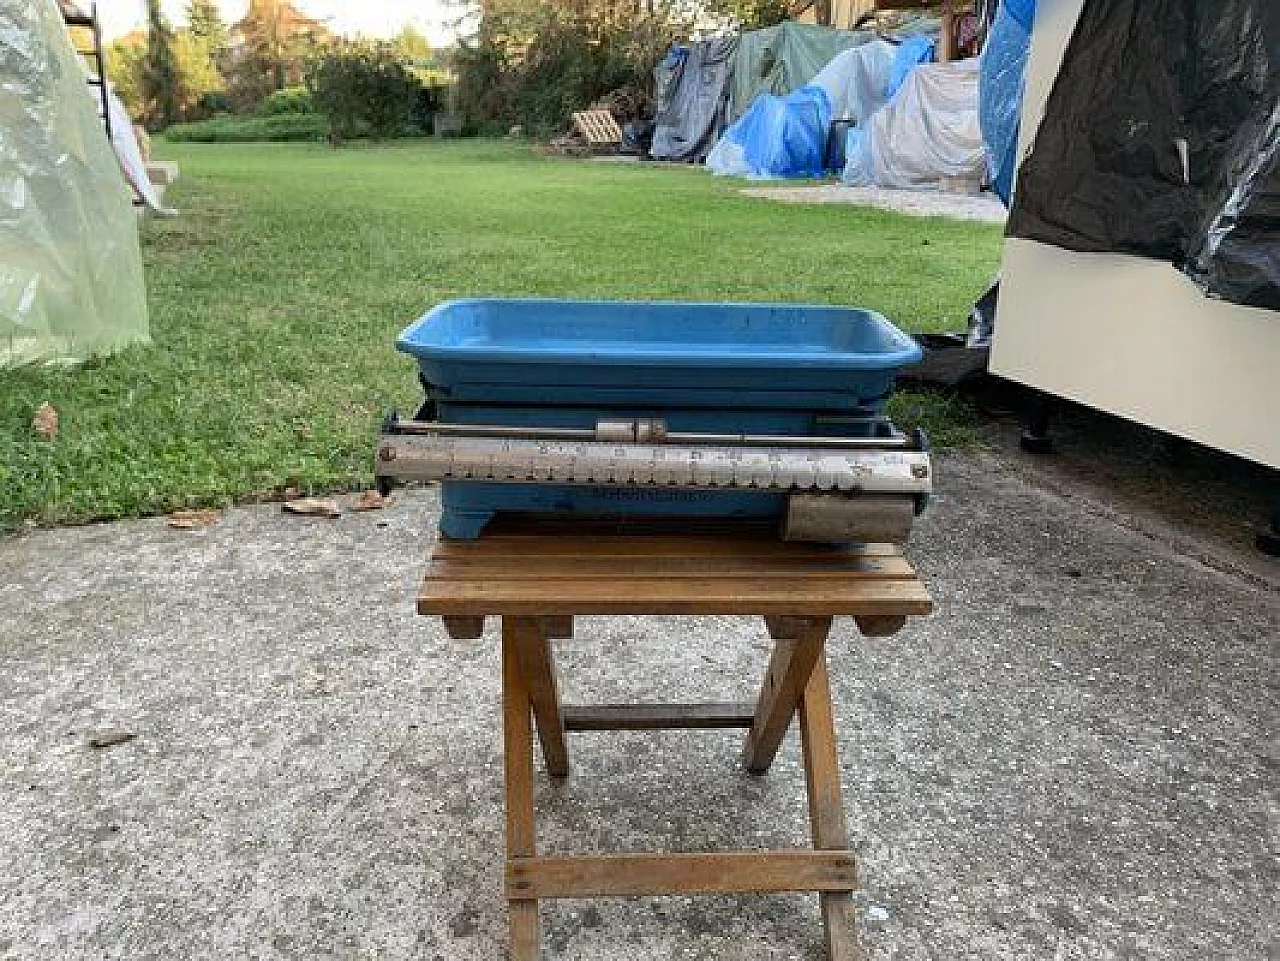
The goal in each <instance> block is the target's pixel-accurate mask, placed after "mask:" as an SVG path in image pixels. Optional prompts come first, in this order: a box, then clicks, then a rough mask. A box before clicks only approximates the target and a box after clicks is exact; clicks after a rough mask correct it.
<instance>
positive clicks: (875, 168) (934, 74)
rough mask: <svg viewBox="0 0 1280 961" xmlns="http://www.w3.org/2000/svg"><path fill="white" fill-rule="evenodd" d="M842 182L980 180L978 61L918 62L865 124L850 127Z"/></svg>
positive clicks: (908, 184)
mask: <svg viewBox="0 0 1280 961" xmlns="http://www.w3.org/2000/svg"><path fill="white" fill-rule="evenodd" d="M847 157H848V160H847V161H846V164H845V169H844V177H843V179H844V182H845V183H847V184H852V185H854V186H860V187H923V186H933V185H936V184H937V183H938V182H939V181H941V180H943V179H944V178H956V179H963V180H972V181H979V180H981V179H982V177H983V175H984V173H985V171H986V166H987V159H986V152H985V150H984V149H983V143H982V130H981V129H980V127H979V125H978V61H977V60H960V61H956V62H954V63H929V64H923V65H921V66H919V67H917V68H915V69H914V70H912V71H911V74H910V75H909V76H908V77H907V81H906V83H905V84H903V87H902V89H901V90H899V91H898V94H897V96H895V97H894V99H893V100H892V102H890V103H889V104H888V105H887V106H885V107H884V108H882V109H881V110H879V111H878V112H877V113H875V114H874V115H873V116H872V117H871V120H870V122H869V123H866V124H864V125H862V126H859V127H855V128H853V129H852V130H850V131H849V141H848V149H847Z"/></svg>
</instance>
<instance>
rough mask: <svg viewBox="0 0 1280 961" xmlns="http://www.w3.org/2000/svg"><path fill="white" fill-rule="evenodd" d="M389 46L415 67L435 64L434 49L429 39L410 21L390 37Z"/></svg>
mask: <svg viewBox="0 0 1280 961" xmlns="http://www.w3.org/2000/svg"><path fill="white" fill-rule="evenodd" d="M391 47H392V49H393V50H395V52H396V53H397V54H398V55H399V56H400V59H401V60H403V61H404V62H405V63H408V64H412V65H413V66H415V67H430V66H434V65H435V51H434V50H432V49H431V41H430V40H428V39H427V38H426V37H425V36H423V34H422V31H420V30H419V29H418V28H417V27H415V26H414V25H413V24H411V23H407V24H405V26H404V29H403V30H401V31H400V32H399V33H398V34H396V36H395V37H393V38H392V39H391Z"/></svg>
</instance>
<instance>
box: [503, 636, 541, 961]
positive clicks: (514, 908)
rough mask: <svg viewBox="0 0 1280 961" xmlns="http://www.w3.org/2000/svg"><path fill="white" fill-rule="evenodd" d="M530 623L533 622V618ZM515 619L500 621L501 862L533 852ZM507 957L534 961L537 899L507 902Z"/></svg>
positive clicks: (529, 756)
mask: <svg viewBox="0 0 1280 961" xmlns="http://www.w3.org/2000/svg"><path fill="white" fill-rule="evenodd" d="M534 623H535V625H536V622H534ZM527 631H528V626H527V625H526V624H522V623H521V621H520V619H517V618H509V617H504V618H503V619H502V745H503V756H502V761H503V774H504V779H505V781H506V797H507V860H508V862H510V861H513V860H515V859H517V858H530V857H534V856H535V855H536V854H537V848H536V844H537V831H536V829H535V827H534V820H533V729H532V721H531V718H530V712H531V710H532V704H531V702H530V699H529V690H528V688H527V687H526V686H525V682H524V677H523V674H522V672H521V669H520V659H519V656H518V651H519V647H520V640H521V634H525V633H526V632H527ZM507 912H508V916H509V918H510V932H511V948H510V958H511V961H538V902H537V901H512V900H508V901H507Z"/></svg>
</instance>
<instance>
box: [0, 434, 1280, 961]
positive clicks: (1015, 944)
mask: <svg viewBox="0 0 1280 961" xmlns="http://www.w3.org/2000/svg"><path fill="white" fill-rule="evenodd" d="M939 466H940V469H939V475H940V477H941V478H942V480H941V491H940V494H939V496H938V498H937V501H936V503H935V504H934V506H933V507H932V509H931V511H930V513H929V515H928V516H927V517H926V518H925V519H924V521H923V523H922V524H921V526H920V528H919V530H918V533H917V535H916V536H915V537H914V539H913V545H912V547H911V550H910V555H911V556H912V558H913V559H914V561H915V562H916V563H917V565H918V566H919V568H920V570H921V572H922V574H923V576H924V577H925V578H926V580H927V582H928V584H929V586H930V588H931V589H932V591H933V592H934V594H935V597H936V600H937V613H936V614H935V615H934V616H933V617H930V618H923V619H918V620H916V621H914V622H913V623H911V624H910V625H909V626H908V628H907V629H906V630H904V631H903V632H902V633H901V634H899V635H898V636H896V637H894V638H890V639H883V640H874V641H868V640H863V639H860V638H858V637H857V636H855V632H854V630H853V628H852V626H851V625H850V624H848V623H838V626H837V628H836V630H835V633H834V635H833V638H832V641H831V644H830V647H829V658H830V663H831V669H832V680H833V688H834V693H835V697H836V701H837V703H836V722H837V728H838V731H839V735H840V741H841V755H842V777H843V782H844V788H845V799H846V809H847V812H848V818H849V825H850V831H851V840H852V845H853V846H854V848H855V849H856V850H857V852H858V853H859V856H860V858H861V860H862V865H863V877H864V884H865V889H864V890H863V891H862V892H860V894H859V898H860V905H861V911H860V913H861V917H862V926H863V933H864V940H865V942H866V944H867V947H868V949H869V953H870V956H871V958H872V959H873V961H915V959H920V961H924V959H938V961H942V959H946V961H970V959H972V961H979V959H981V961H992V959H996V961H1004V959H1007V961H1015V959H1016V961H1025V959H1059V961H1088V959H1116V961H1119V959H1124V961H1138V959H1150V961H1186V959H1191V958H1196V959H1224V961H1226V959H1230V961H1264V959H1268V958H1272V957H1274V956H1275V955H1274V953H1273V952H1274V949H1275V946H1276V941H1275V938H1276V935H1277V926H1276V902H1275V891H1276V888H1277V881H1280V873H1278V871H1277V863H1276V858H1275V849H1274V841H1275V836H1276V835H1275V830H1276V823H1277V822H1276V812H1277V804H1276V802H1277V795H1276V789H1275V788H1276V785H1275V776H1274V772H1275V765H1276V761H1277V758H1276V754H1275V742H1274V736H1275V721H1276V717H1277V709H1278V708H1280V704H1278V703H1277V701H1278V698H1277V691H1276V686H1275V679H1276V673H1275V667H1276V654H1277V649H1278V643H1277V642H1278V641H1280V603H1278V601H1277V597H1278V596H1280V594H1278V592H1277V586H1278V585H1280V575H1277V577H1276V579H1271V575H1272V574H1275V573H1276V569H1275V567H1274V566H1273V567H1271V568H1267V567H1261V566H1258V565H1256V564H1254V561H1253V560H1252V559H1250V561H1249V563H1248V564H1244V563H1242V564H1240V565H1236V564H1234V563H1233V562H1232V559H1231V555H1230V551H1229V550H1226V549H1224V548H1222V547H1221V545H1214V550H1213V551H1210V552H1201V551H1196V550H1189V549H1184V546H1183V545H1191V546H1194V545H1195V544H1197V543H1199V542H1200V540H1201V539H1202V538H1201V536H1200V534H1198V533H1197V529H1196V528H1194V527H1189V528H1182V530H1183V534H1182V538H1183V539H1182V540H1181V541H1175V540H1171V539H1170V538H1168V537H1166V536H1164V535H1163V534H1161V533H1159V532H1156V533H1153V529H1152V528H1151V527H1150V526H1149V525H1148V524H1147V523H1146V522H1145V521H1144V520H1143V518H1144V517H1146V516H1148V505H1146V504H1145V502H1144V503H1142V504H1136V505H1135V504H1130V503H1119V504H1117V503H1115V502H1114V499H1113V502H1105V501H1104V500H1102V499H1100V497H1099V495H1098V494H1097V492H1096V491H1093V492H1091V493H1090V494H1089V496H1087V497H1078V496H1076V495H1075V494H1074V493H1073V492H1072V490H1071V489H1070V485H1069V484H1067V483H1065V480H1064V479H1069V475H1067V474H1061V473H1059V474H1056V475H1055V476H1056V477H1057V484H1056V486H1055V485H1053V484H1050V483H1048V482H1047V479H1048V478H1049V477H1050V475H1054V472H1055V468H1054V466H1053V464H1052V463H1049V464H1048V465H1047V466H1043V467H1038V468H1037V469H1036V471H1035V472H1028V471H1027V470H1026V469H1025V468H1024V467H1022V466H1021V465H1020V463H1018V462H1017V461H1016V455H999V454H994V453H991V452H983V451H979V452H974V453H971V454H962V455H950V456H945V457H943V458H941V459H940V465H939ZM1100 505H1102V506H1105V508H1106V509H1100ZM437 507H438V505H437V502H436V499H435V495H434V492H432V491H420V492H411V493H404V494H401V495H400V496H398V497H397V499H396V501H395V503H394V504H393V505H392V506H391V507H390V508H388V509H387V510H385V511H381V512H377V513H347V514H345V515H344V516H343V517H341V518H339V519H337V520H332V521H330V520H322V519H319V518H298V517H290V516H284V515H282V514H281V513H280V511H279V508H278V507H275V506H270V505H268V506H262V507H249V508H243V509H236V510H232V511H229V512H227V513H226V515H225V516H224V517H223V518H222V519H221V520H220V521H219V522H218V523H217V524H215V525H214V526H213V527H211V528H209V529H208V530H204V531H194V532H193V531H177V530H172V529H170V528H168V527H166V526H165V524H164V522H163V521H162V520H146V521H137V522H128V523H119V524H112V525H99V526H93V527H85V528H79V529H60V530H51V531H41V532H35V533H31V534H28V535H26V536H22V537H17V538H10V539H8V540H4V541H0V567H2V568H3V570H4V571H5V578H4V581H3V583H2V584H0V624H3V625H4V626H5V630H4V632H3V633H2V634H0V679H2V680H0V718H2V719H3V727H2V728H0V832H3V837H4V843H3V844H0V957H3V958H6V959H68V958H72V959H81V958H83V959H131V961H137V959H172V958H175V957H182V958H184V959H188V961H196V959H210V961H212V959H219V961H221V959H226V958H256V959H287V958H307V959H316V958H342V959H401V958H406V959H423V961H440V959H449V961H454V959H458V961H492V959H494V958H497V957H501V956H502V952H503V945H504V943H505V931H506V925H505V912H504V904H503V901H502V899H501V895H500V878H501V862H502V823H503V815H502V807H501V797H502V789H501V755H500V734H499V723H498V716H497V702H498V658H497V646H498V645H497V642H496V632H495V630H494V626H493V625H490V628H489V631H488V633H487V634H486V636H485V638H484V639H483V640H482V641H473V642H454V641H450V640H448V639H447V638H446V637H445V636H444V635H443V633H442V631H441V629H440V627H439V625H438V623H436V622H434V621H431V620H428V619H425V618H418V617H415V616H414V615H413V613H412V607H411V599H412V596H413V594H414V591H415V587H416V583H417V581H418V578H419V577H420V574H421V569H422V566H423V560H424V557H425V555H426V552H427V550H428V549H429V546H430V544H431V541H432V533H431V531H432V525H433V523H434V519H435V517H436V511H437ZM1130 508H1132V510H1130ZM1121 519H1123V522H1121ZM1170 523H1177V520H1176V517H1175V518H1174V520H1173V521H1170ZM1224 550H1226V553H1224ZM578 633H579V637H578V639H575V640H572V641H565V642H558V645H559V651H560V654H561V671H562V676H563V683H564V688H565V696H566V699H567V700H571V701H578V702H582V701H588V700H590V701H612V700H623V699H636V700H643V699H671V700H679V699H685V698H710V699H733V698H748V697H750V696H751V695H752V694H753V689H754V686H755V683H756V679H757V677H758V676H759V674H760V672H761V671H762V670H763V667H764V664H765V662H766V660H767V657H768V645H767V643H766V640H765V636H764V633H763V630H762V629H761V627H760V626H759V625H757V624H753V623H750V622H748V621H745V620H741V619H734V618H707V619H702V620H682V619H637V618H618V619H612V620H605V619H599V618H587V619H584V620H583V622H582V624H581V625H580V629H579V632H578ZM112 729H121V730H125V731H128V732H130V733H132V734H136V738H134V739H133V740H130V741H127V742H125V743H120V744H117V745H114V746H111V747H102V748H96V749H95V748H94V747H92V746H91V745H90V739H91V738H92V737H93V736H95V735H98V734H102V733H103V732H106V731H109V730H112ZM796 741H797V738H796V736H795V734H794V733H793V734H791V735H789V737H788V741H787V743H786V744H785V745H784V748H783V751H782V753H781V755H780V757H779V760H778V763H777V764H776V766H775V768H774V770H773V771H772V772H771V773H770V774H769V775H768V776H766V777H762V778H755V777H751V776H748V775H746V774H744V773H742V772H741V771H740V769H739V766H738V757H739V744H738V741H737V739H736V738H735V737H734V736H730V735H728V734H723V733H708V734H699V735H688V736H680V735H660V736H645V735H634V734H632V735H628V734H611V735H581V736H577V735H575V736H574V738H573V740H572V741H571V743H570V750H571V752H572V763H573V765H574V772H573V774H572V775H571V776H570V778H569V779H568V780H567V782H566V783H564V784H562V785H557V786H552V785H550V784H549V783H548V782H547V780H546V779H545V778H544V777H543V776H542V775H541V774H539V778H538V781H539V787H538V810H539V820H540V831H541V838H540V841H541V844H542V846H543V848H544V849H545V850H548V851H584V850H586V851H594V850H600V851H606V850H610V851H618V850H643V849H668V850H699V849H703V850H705V849H708V848H715V847H765V846H787V845H796V846H799V845H803V844H805V843H806V839H807V835H806V829H805V804H804V795H803V783H802V779H801V776H800V767H799V759H798V756H797V755H798V750H797V743H796ZM543 918H544V926H543V931H544V933H543V946H544V956H545V957H548V958H563V959H584V961H585V959H591V961H639V959H652V958H672V959H675V958H686V959H712V958H715V959H734V961H747V959H751V961H762V959H765V961H768V959H772V961H781V959H818V958H820V957H821V956H822V949H821V932H820V926H819V924H818V918H817V910H816V905H815V899H814V898H813V897H812V896H808V895H795V896H782V897H763V896H761V897H743V898H706V899H698V900H690V899H679V898H672V899H641V900H635V901H625V900H618V901H601V902H598V903H588V902H563V903H559V904H553V905H550V906H548V907H547V908H546V909H544V911H543Z"/></svg>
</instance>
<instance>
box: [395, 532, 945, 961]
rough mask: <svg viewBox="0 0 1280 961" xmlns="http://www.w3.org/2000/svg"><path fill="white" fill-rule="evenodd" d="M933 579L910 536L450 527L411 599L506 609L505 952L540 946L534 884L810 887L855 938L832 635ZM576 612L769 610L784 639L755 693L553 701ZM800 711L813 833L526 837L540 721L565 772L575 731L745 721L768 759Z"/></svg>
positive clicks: (891, 627) (531, 959)
mask: <svg viewBox="0 0 1280 961" xmlns="http://www.w3.org/2000/svg"><path fill="white" fill-rule="evenodd" d="M931 609H932V602H931V601H930V598H929V594H928V592H927V591H926V590H925V588H924V586H923V585H922V584H921V583H920V580H919V579H918V578H917V577H916V574H915V572H914V571H913V570H912V569H911V567H910V565H909V564H908V563H907V562H906V561H905V560H904V559H903V557H902V553H901V551H900V550H899V549H898V548H896V547H892V546H886V545H870V546H867V547H862V548H857V549H839V548H828V547H822V546H816V545H809V544H792V543H784V542H781V541H778V540H776V539H773V538H764V537H745V536H697V535H635V536H633V535H594V534H589V533H576V534H567V535H566V534H555V535H550V534H539V533H534V532H529V533H501V534H495V535H490V536H485V537H483V538H481V539H480V540H477V541H443V542H441V543H440V544H439V545H437V547H436V549H435V551H434V552H433V553H432V556H431V562H430V566H429V568H428V570H427V575H426V580H425V582H424V583H423V586H422V593H421V595H420V596H419V599H418V613H419V614H438V615H441V616H442V617H443V618H444V623H445V627H446V629H447V630H448V632H449V634H450V635H451V636H453V637H455V638H478V637H480V635H481V633H482V631H483V628H484V618H485V616H487V615H496V616H500V617H501V618H502V699H503V744H504V769H505V776H506V815H507V817H506V829H507V867H506V897H507V900H508V903H509V908H510V922H511V954H510V956H511V958H512V959H513V961H535V959H537V958H538V900H539V899H541V898H584V897H619V896H643V895H656V894H719V893H735V892H748V891H753V892H770V891H818V892H821V903H822V916H823V922H824V924H825V926H826V937H827V949H828V953H829V955H830V957H831V959H832V961H848V959H853V958H855V957H858V956H860V954H861V952H860V949H859V947H858V940H857V933H856V930H855V926H854V916H853V897H852V892H853V891H854V890H855V889H856V888H857V886H858V879H857V865H856V862H855V860H854V856H853V853H852V852H851V851H849V850H848V841H847V838H846V836H845V824H844V809H843V805H842V802H841V798H840V772H839V764H838V761H837V757H836V739H835V727H834V724H833V723H832V709H831V692H830V690H829V688H828V681H827V668H826V657H825V653H824V650H823V645H824V644H825V642H826V638H827V633H828V631H829V629H830V627H831V618H832V617H833V616H835V615H839V614H849V615H852V616H853V617H854V618H855V620H856V621H857V623H858V626H859V628H860V629H861V630H862V632H863V633H864V634H867V635H871V636H883V635H887V634H892V633H894V632H895V631H897V630H898V629H899V628H901V627H902V625H903V624H904V623H905V621H906V618H907V616H909V615H915V614H927V613H929V611H930V610H931ZM578 614H752V615H763V616H764V619H765V622H766V624H767V626H768V630H769V633H770V635H771V636H772V637H773V638H774V640H775V641H776V644H775V648H774V652H773V657H772V659H771V660H770V663H769V669H768V673H767V674H766V676H765V679H764V683H763V685H762V686H761V689H760V695H759V698H758V699H757V701H756V703H755V704H754V705H751V704H668V705H630V704H628V705H596V706H582V707H578V706H568V705H562V704H561V703H560V698H559V695H558V693H557V689H556V676H555V667H554V663H553V659H552V651H551V645H550V643H549V640H550V639H551V638H558V637H570V636H572V633H573V617H574V615H578ZM796 713H799V715H800V736H801V742H802V745H803V753H804V768H805V777H806V780H807V783H808V794H809V818H810V824H811V829H812V835H813V846H814V849H815V850H812V851H773V852H734V853H708V854H623V855H593V856H559V857H551V856H545V855H544V856H539V855H538V854H537V852H536V851H535V849H534V839H535V831H534V809H533V746H532V734H533V725H532V723H531V715H532V717H533V718H536V721H537V731H538V736H539V738H540V740H541V742H542V754H543V758H544V760H545V761H546V766H547V772H548V773H549V774H550V775H551V776H552V777H564V776H565V775H567V774H568V772H569V762H568V751H567V749H566V746H565V732H566V731H621V730H632V731H634V730H661V729H671V728H723V727H742V728H747V729H748V730H749V733H748V734H747V739H746V750H745V757H744V760H745V763H746V766H747V768H748V769H749V770H750V771H753V772H755V773H757V774H762V773H764V772H765V771H767V770H768V769H769V765H770V764H771V763H772V762H773V758H774V756H775V755H776V754H777V752H778V748H779V746H780V745H781V743H782V739H783V736H784V735H785V734H786V732H787V728H788V727H789V726H790V724H791V718H792V715H793V714H796Z"/></svg>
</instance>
